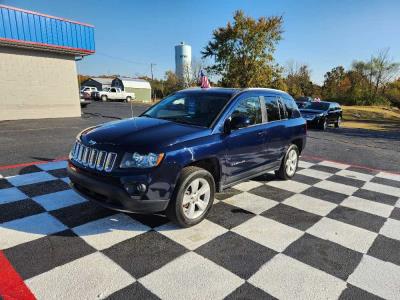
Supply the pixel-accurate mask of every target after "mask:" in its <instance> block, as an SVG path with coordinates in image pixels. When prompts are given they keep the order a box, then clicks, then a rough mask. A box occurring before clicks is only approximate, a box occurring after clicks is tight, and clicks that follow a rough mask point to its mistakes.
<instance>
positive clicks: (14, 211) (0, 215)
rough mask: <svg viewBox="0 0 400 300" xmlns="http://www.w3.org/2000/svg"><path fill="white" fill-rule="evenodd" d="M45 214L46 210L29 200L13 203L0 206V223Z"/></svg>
mask: <svg viewBox="0 0 400 300" xmlns="http://www.w3.org/2000/svg"><path fill="white" fill-rule="evenodd" d="M43 212H46V210H45V209H44V208H43V207H42V206H41V205H39V204H38V203H36V202H35V201H33V200H31V199H25V200H20V201H14V202H10V203H6V204H1V205H0V223H4V222H8V221H12V220H15V219H20V218H24V217H29V216H32V215H35V214H40V213H43Z"/></svg>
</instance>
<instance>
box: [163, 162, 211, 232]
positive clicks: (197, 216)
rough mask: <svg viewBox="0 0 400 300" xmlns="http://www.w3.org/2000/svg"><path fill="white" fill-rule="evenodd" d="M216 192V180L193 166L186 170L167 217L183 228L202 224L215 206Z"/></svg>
mask: <svg viewBox="0 0 400 300" xmlns="http://www.w3.org/2000/svg"><path fill="white" fill-rule="evenodd" d="M214 191H215V182H214V178H213V176H212V175H211V174H210V173H209V172H208V171H206V170H204V169H202V168H198V167H192V166H190V167H186V168H184V169H183V170H182V173H181V176H180V179H179V182H178V184H177V186H176V188H175V193H174V196H173V197H172V199H171V201H170V203H169V204H168V207H167V210H166V215H167V217H168V218H169V219H170V220H171V221H172V222H174V223H176V224H177V225H179V226H181V227H190V226H193V225H196V224H198V223H200V222H201V221H202V220H203V219H204V218H205V217H206V216H207V214H208V212H209V210H210V208H211V206H212V204H213V201H214Z"/></svg>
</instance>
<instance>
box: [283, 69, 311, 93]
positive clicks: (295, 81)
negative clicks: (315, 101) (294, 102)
mask: <svg viewBox="0 0 400 300" xmlns="http://www.w3.org/2000/svg"><path fill="white" fill-rule="evenodd" d="M286 73H287V74H286V85H287V90H288V93H289V94H291V95H292V96H293V97H295V98H298V97H302V96H313V95H314V85H313V83H312V82H311V70H310V68H309V67H308V66H307V65H305V64H297V63H295V62H289V63H288V65H287V67H286Z"/></svg>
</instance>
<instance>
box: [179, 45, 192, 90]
mask: <svg viewBox="0 0 400 300" xmlns="http://www.w3.org/2000/svg"><path fill="white" fill-rule="evenodd" d="M191 66H192V47H191V46H189V45H186V44H185V43H184V42H181V43H180V44H179V45H176V46H175V74H176V75H177V76H178V78H179V79H181V80H182V81H183V82H185V83H187V82H188V81H189V80H191V78H192V68H191Z"/></svg>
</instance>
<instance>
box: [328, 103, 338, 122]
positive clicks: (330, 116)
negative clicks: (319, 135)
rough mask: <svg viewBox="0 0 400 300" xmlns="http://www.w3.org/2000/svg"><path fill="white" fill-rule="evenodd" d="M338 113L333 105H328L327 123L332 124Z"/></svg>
mask: <svg viewBox="0 0 400 300" xmlns="http://www.w3.org/2000/svg"><path fill="white" fill-rule="evenodd" d="M338 113H339V111H338V109H337V107H336V105H335V103H330V104H329V110H328V122H329V123H334V122H335V121H336V120H337V117H338Z"/></svg>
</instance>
